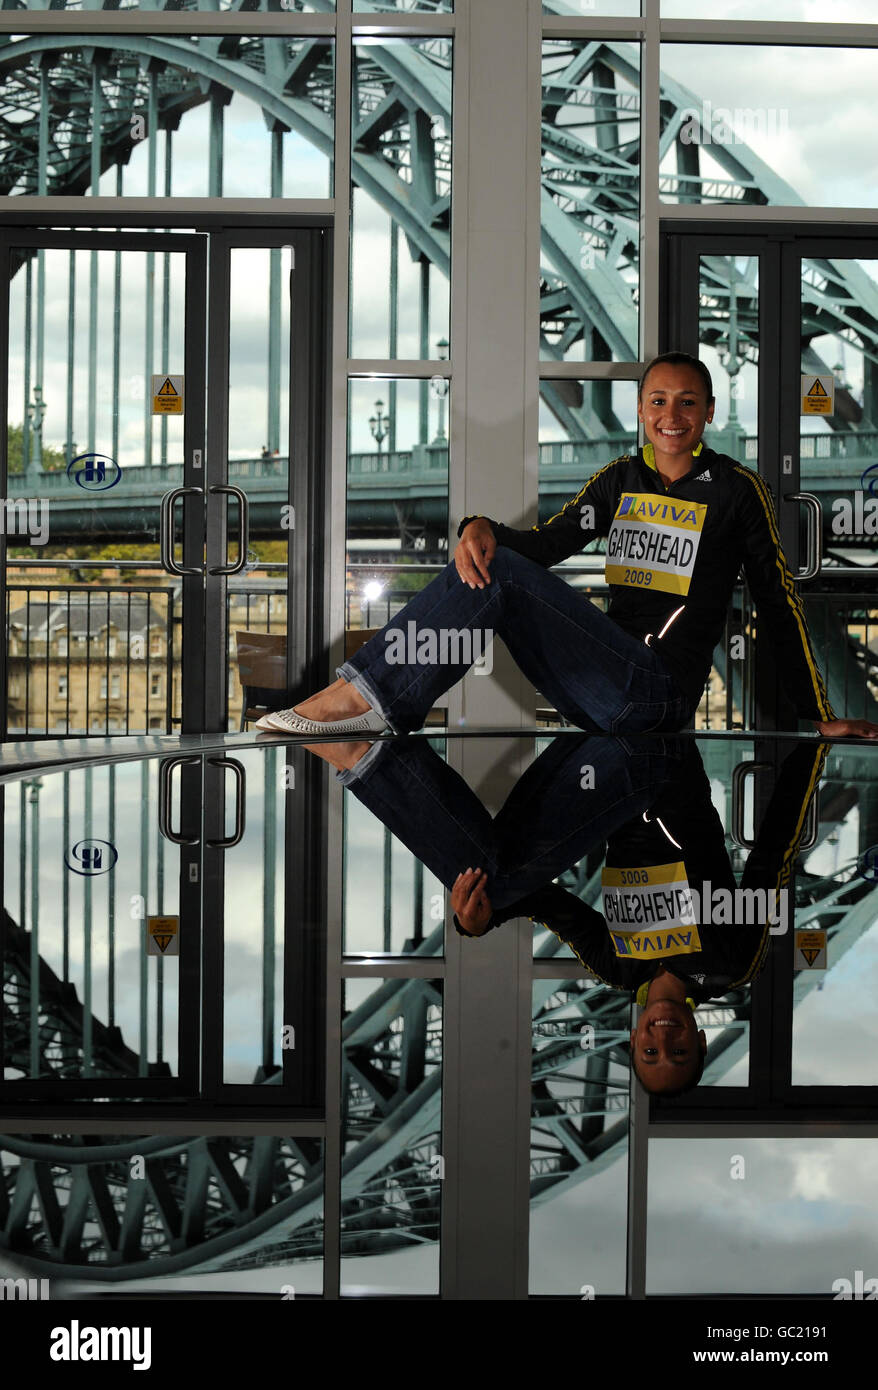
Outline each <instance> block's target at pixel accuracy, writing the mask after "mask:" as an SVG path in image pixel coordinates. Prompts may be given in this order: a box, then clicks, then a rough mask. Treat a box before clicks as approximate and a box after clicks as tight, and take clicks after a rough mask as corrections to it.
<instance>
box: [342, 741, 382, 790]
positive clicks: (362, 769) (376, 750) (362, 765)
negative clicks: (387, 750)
mask: <svg viewBox="0 0 878 1390" xmlns="http://www.w3.org/2000/svg"><path fill="white" fill-rule="evenodd" d="M384 741H385V740H384V738H383V737H382V738H380V739H376V740H375V742H374V743H373V744H372V747H371V748H370V749H369V751H368V753H364V754H363V756H362V758H360V760H359V762H357V763H355V764H354V766H353V767H345V768H339V770H338V772H337V773H336V774H335V778H336V781H337V782H341V784H342V786H343V787H346V786H347V785H348V783H349V782H356V781H358V780H359V778H361V777H363V776H365V774H366V773H368V772H369V770H370V768H371V766H372V764H373V763H374V762H375V761H376V760H377V758H378V755H379V754H380V752H381V749H382V748H383V746H384Z"/></svg>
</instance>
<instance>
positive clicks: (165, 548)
mask: <svg viewBox="0 0 878 1390" xmlns="http://www.w3.org/2000/svg"><path fill="white" fill-rule="evenodd" d="M195 494H199V495H200V496H202V497H203V496H204V488H203V487H175V488H172V489H171V491H170V492H166V493H165V495H164V497H163V498H162V502H161V513H160V522H159V554H160V556H161V562H162V566H163V568H164V569H165V570H167V572H168V574H203V572H204V571H203V570H202V568H201V566H200V565H197V566H196V565H178V564H177V561H176V560H175V559H174V507H175V506H176V503H177V499H178V498H179V497H192V496H194V495H195Z"/></svg>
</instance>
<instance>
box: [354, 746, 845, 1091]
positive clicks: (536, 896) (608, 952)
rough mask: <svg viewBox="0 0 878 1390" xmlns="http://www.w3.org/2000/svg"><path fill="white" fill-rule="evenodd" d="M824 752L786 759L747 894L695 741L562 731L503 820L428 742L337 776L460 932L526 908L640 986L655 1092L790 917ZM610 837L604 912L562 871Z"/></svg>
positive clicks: (675, 1078) (610, 979)
mask: <svg viewBox="0 0 878 1390" xmlns="http://www.w3.org/2000/svg"><path fill="white" fill-rule="evenodd" d="M827 747H828V745H827V744H825V743H819V742H817V741H815V740H812V739H809V740H807V741H805V742H802V743H801V744H799V745H797V746H796V747H795V749H794V751H793V752H792V754H791V755H790V756H789V757H788V758H787V759H786V761H785V763H784V766H783V769H782V771H781V775H780V777H779V779H778V783H777V786H776V787H775V790H774V793H773V795H772V798H771V802H770V805H769V807H768V809H767V811H766V813H765V815H764V817H763V819H762V823H761V825H760V827H759V830H758V833H757V835H756V843H755V847H754V848H753V850H752V851H751V853H750V855H749V858H748V861H747V865H746V868H745V870H744V873H743V876H742V879H741V884H740V888H741V889H742V890H744V891H743V893H742V894H741V897H740V898H739V899H736V897H735V890H736V889H737V888H738V885H737V883H736V880H735V876H734V874H733V872H732V867H731V864H730V862H729V857H728V854H727V852H726V847H725V834H724V831H723V827H722V823H721V821H720V819H719V816H718V815H717V812H716V809H715V808H714V806H713V803H712V800H711V792H710V783H709V781H708V779H707V776H706V774H705V771H704V767H703V765H702V762H701V759H700V757H699V754H698V749H697V746H696V744H695V743H694V741H691V740H684V739H675V738H667V737H665V738H651V739H637V738H632V739H627V738H607V737H605V736H601V735H588V736H582V737H574V736H572V735H562V736H560V737H558V738H556V739H554V740H553V742H552V743H551V744H550V745H549V747H548V748H547V749H545V751H544V752H543V753H541V754H540V756H539V757H538V758H537V759H536V761H535V762H534V763H532V764H531V766H530V767H529V768H528V769H527V771H526V772H525V773H524V774H523V776H522V777H521V778H520V779H519V780H518V782H517V783H516V785H515V787H514V788H513V789H512V791H511V792H510V794H509V797H508V798H507V800H506V802H505V803H504V805H503V807H502V809H501V811H500V812H499V814H498V815H497V816H495V817H492V816H491V815H490V814H489V813H488V811H487V810H486V809H485V807H484V806H483V805H482V803H481V801H480V800H479V798H478V797H477V796H476V795H475V793H474V792H473V791H472V790H471V789H470V788H469V787H468V786H467V784H466V783H465V782H464V780H463V778H461V777H460V776H459V775H458V774H457V773H456V772H454V771H453V770H452V769H451V768H449V767H448V766H447V765H446V764H445V763H444V762H443V761H442V759H441V758H440V757H439V756H438V755H437V754H436V753H435V752H434V751H433V750H432V748H430V746H429V744H427V743H426V742H425V741H424V740H422V739H395V740H394V739H391V740H378V741H377V742H376V743H375V744H373V746H372V750H371V752H370V753H369V754H368V755H367V756H366V757H364V758H363V759H362V760H360V761H359V762H358V764H357V766H356V767H354V768H353V769H351V770H347V771H343V772H341V774H340V780H341V781H342V782H343V783H344V785H345V786H346V787H347V788H348V790H349V791H351V792H352V793H353V794H354V796H356V797H357V799H358V800H359V801H361V802H362V803H363V804H364V805H365V806H367V807H368V808H369V810H371V811H372V812H373V814H374V815H375V816H377V817H378V819H379V820H381V821H382V822H383V823H384V824H385V825H386V826H388V828H389V829H390V830H392V831H393V833H394V834H395V835H396V836H397V837H398V838H399V839H400V840H401V841H402V842H403V844H405V845H407V846H408V848H409V849H410V850H411V851H412V853H413V854H415V855H416V856H417V857H418V858H419V859H420V860H421V861H422V862H423V863H424V864H425V865H426V866H427V867H428V868H429V869H431V870H432V872H433V873H434V874H436V876H437V878H439V880H440V881H441V882H442V883H443V884H444V885H445V886H446V887H447V888H449V889H450V890H451V905H452V907H453V909H454V913H455V918H454V921H455V926H456V928H457V930H458V931H459V932H460V934H461V935H464V936H484V935H485V934H486V932H489V931H491V930H492V929H493V928H494V927H498V926H500V925H501V924H502V923H504V922H508V921H510V920H511V919H513V918H516V917H530V918H531V919H532V920H533V921H535V922H540V923H543V924H544V925H545V926H547V927H548V928H549V930H550V931H552V932H553V933H554V934H555V935H556V936H558V937H559V938H560V939H561V940H562V941H564V942H566V943H568V944H569V945H570V946H571V948H572V949H573V951H574V953H575V955H576V956H577V957H578V959H579V960H580V961H581V963H582V964H583V965H585V966H587V967H588V969H589V970H590V971H591V972H592V974H593V975H595V976H597V978H598V979H599V980H601V981H602V982H603V983H604V984H607V985H609V986H610V987H611V988H613V989H619V990H625V991H628V992H630V993H631V994H632V995H636V997H637V1000H638V1002H639V1003H640V1004H642V1006H643V1012H642V1013H641V1015H640V1017H639V1019H638V1022H637V1027H636V1028H635V1029H634V1030H632V1034H631V1049H632V1053H631V1056H632V1063H633V1065H634V1069H635V1071H636V1073H637V1076H638V1077H639V1079H640V1081H641V1082H642V1084H643V1085H644V1086H645V1087H646V1089H647V1090H649V1091H660V1092H662V1093H664V1094H666V1095H668V1094H678V1093H679V1092H681V1091H683V1090H688V1089H689V1088H690V1087H691V1086H694V1085H697V1083H698V1080H699V1079H700V1076H701V1072H702V1069H703V1065H704V1051H705V1048H706V1039H705V1036H704V1033H703V1032H699V1030H698V1027H697V1023H696V1020H695V1015H694V1009H695V1006H696V1004H697V1003H701V1002H704V1001H705V1000H708V999H717V998H721V997H722V996H724V995H726V994H727V993H728V992H729V991H730V990H731V989H734V988H736V987H738V986H741V985H745V984H748V983H749V982H750V981H751V980H752V979H753V977H754V976H755V975H756V974H758V972H759V970H760V969H761V968H762V965H763V963H764V960H765V956H766V951H767V948H768V944H769V936H770V931H771V922H772V919H774V922H775V924H779V928H778V926H777V925H776V926H775V929H779V930H782V931H786V930H789V929H790V928H791V926H792V923H791V921H790V913H789V910H788V909H789V898H788V897H787V898H785V899H782V900H776V898H775V892H776V890H777V889H781V890H786V891H787V892H788V889H789V884H790V882H791V877H792V871H793V865H794V864H795V859H796V853H797V849H798V844H799V841H800V840H801V836H802V833H803V828H804V824H805V815H804V809H805V807H806V805H807V803H808V801H809V800H810V798H811V795H812V793H813V790H814V787H815V786H816V784H817V781H818V779H819V776H820V772H821V770H822V767H823V762H824V759H825V756H826V749H827ZM586 769H587V770H588V776H587V777H583V775H582V774H583V773H584V772H585V771H586ZM604 842H606V851H605V855H604V866H605V867H604V871H603V874H602V885H603V903H602V911H597V910H596V909H595V908H594V907H591V906H590V905H589V904H588V903H587V902H585V901H584V900H583V899H582V898H580V897H579V896H578V895H577V894H576V893H572V892H570V891H568V890H567V889H565V888H564V887H562V886H561V884H559V883H557V882H555V881H554V880H555V879H557V877H558V875H559V874H561V873H562V872H563V871H564V870H565V869H567V868H569V867H571V866H572V865H573V864H576V863H580V862H581V861H583V860H584V859H585V857H586V855H588V854H589V853H590V852H591V851H593V850H595V849H596V848H597V847H599V846H601V845H603V844H604ZM461 865H467V866H469V867H467V868H465V869H463V870H461V869H460V866H461ZM589 867H591V865H589ZM754 890H760V891H756V892H755V893H754ZM695 894H697V895H698V896H697V897H695V896H694V895H695ZM718 899H719V900H720V901H719V902H718ZM723 900H724V901H723ZM780 901H782V902H784V904H785V906H784V909H783V910H781V911H777V907H778V902H780Z"/></svg>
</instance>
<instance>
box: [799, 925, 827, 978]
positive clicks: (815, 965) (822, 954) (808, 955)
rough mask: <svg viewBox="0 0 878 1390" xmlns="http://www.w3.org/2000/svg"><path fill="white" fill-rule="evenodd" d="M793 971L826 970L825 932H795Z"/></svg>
mask: <svg viewBox="0 0 878 1390" xmlns="http://www.w3.org/2000/svg"><path fill="white" fill-rule="evenodd" d="M793 969H794V970H825V969H826V932H825V931H797V932H796V954H795V959H794V964H793Z"/></svg>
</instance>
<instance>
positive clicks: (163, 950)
mask: <svg viewBox="0 0 878 1390" xmlns="http://www.w3.org/2000/svg"><path fill="white" fill-rule="evenodd" d="M146 954H147V955H148V956H178V955H179V954H180V918H179V917H147V919H146Z"/></svg>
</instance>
